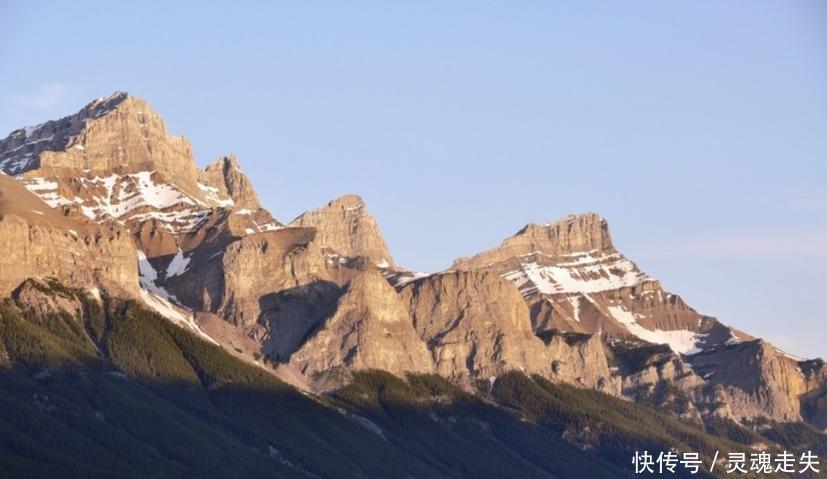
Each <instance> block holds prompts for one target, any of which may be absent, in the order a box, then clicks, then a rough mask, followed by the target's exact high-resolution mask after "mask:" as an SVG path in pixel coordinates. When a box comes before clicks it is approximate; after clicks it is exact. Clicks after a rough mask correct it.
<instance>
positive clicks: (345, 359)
mask: <svg viewBox="0 0 827 479" xmlns="http://www.w3.org/2000/svg"><path fill="white" fill-rule="evenodd" d="M289 365H290V366H292V367H294V368H296V369H298V370H299V371H301V372H302V373H304V374H306V375H308V376H311V377H315V378H317V379H319V380H320V381H328V380H330V379H333V381H334V382H336V381H337V379H336V378H335V375H337V374H341V373H343V372H347V371H353V370H360V369H371V368H378V369H384V370H386V371H390V372H391V373H394V374H397V375H403V374H404V373H405V372H421V373H424V372H431V371H433V361H432V359H431V355H430V353H429V352H428V349H427V348H426V346H425V343H424V342H423V341H421V340H420V338H419V337H418V336H417V333H416V331H414V328H413V325H412V323H411V318H410V316H409V314H408V310H407V308H406V307H405V303H404V302H403V300H402V298H400V296H399V294H397V292H396V291H395V290H394V289H393V287H391V286H390V285H389V284H388V282H387V281H385V279H384V278H383V277H382V275H381V274H380V273H379V272H378V271H375V270H366V271H363V272H361V273H359V274H357V275H355V276H354V277H353V279H352V280H351V281H350V282H349V283H348V285H347V286H346V288H345V292H344V294H343V295H342V296H341V298H340V299H339V301H338V304H337V306H336V313H335V314H334V315H333V316H332V317H331V318H330V319H328V320H327V321H325V322H324V323H323V324H322V325H320V327H319V329H318V330H317V331H316V332H315V333H314V334H313V335H312V336H311V337H310V338H309V339H308V340H307V341H306V342H305V343H304V344H303V345H302V346H301V348H299V349H298V350H297V351H296V352H295V353H293V355H292V356H291V357H290V362H289Z"/></svg>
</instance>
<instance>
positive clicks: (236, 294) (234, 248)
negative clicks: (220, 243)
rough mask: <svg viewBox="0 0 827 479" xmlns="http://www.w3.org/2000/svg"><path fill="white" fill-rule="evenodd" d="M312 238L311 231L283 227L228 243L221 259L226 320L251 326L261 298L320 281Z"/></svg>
mask: <svg viewBox="0 0 827 479" xmlns="http://www.w3.org/2000/svg"><path fill="white" fill-rule="evenodd" d="M315 236H316V231H315V230H313V229H312V228H285V229H281V230H276V231H270V232H264V233H258V234H253V235H249V236H246V237H244V238H242V239H240V240H239V241H236V242H233V243H231V244H230V245H229V246H228V247H227V249H226V251H225V252H224V254H223V258H222V263H223V277H224V281H223V282H224V284H223V290H224V291H223V298H224V299H223V301H222V303H221V304H222V306H221V310H222V313H223V314H224V316H225V318H227V319H228V320H229V321H230V322H232V323H234V324H238V325H245V324H246V325H250V324H252V323H254V322H256V321H257V320H258V316H259V313H260V311H261V305H260V299H261V298H262V297H263V296H265V295H267V294H270V293H275V292H278V291H283V290H286V289H289V288H294V287H296V286H301V285H303V284H308V283H311V282H313V281H315V280H318V279H321V278H322V271H323V270H324V267H325V264H324V259H323V257H322V254H321V251H320V250H319V246H318V242H317V241H314V239H315Z"/></svg>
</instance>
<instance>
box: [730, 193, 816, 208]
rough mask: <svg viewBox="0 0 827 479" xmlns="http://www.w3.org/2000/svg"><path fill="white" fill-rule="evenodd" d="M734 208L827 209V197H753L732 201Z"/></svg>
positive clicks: (731, 204)
mask: <svg viewBox="0 0 827 479" xmlns="http://www.w3.org/2000/svg"><path fill="white" fill-rule="evenodd" d="M729 206H731V207H733V208H774V209H788V210H823V209H827V197H822V196H802V197H794V198H780V199H779V198H773V199H752V200H740V201H735V202H731V203H730V204H729Z"/></svg>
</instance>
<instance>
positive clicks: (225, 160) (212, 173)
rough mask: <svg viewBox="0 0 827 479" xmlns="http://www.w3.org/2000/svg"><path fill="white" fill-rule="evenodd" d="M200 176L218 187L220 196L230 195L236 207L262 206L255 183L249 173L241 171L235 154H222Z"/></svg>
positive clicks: (252, 207)
mask: <svg viewBox="0 0 827 479" xmlns="http://www.w3.org/2000/svg"><path fill="white" fill-rule="evenodd" d="M200 177H201V180H202V183H206V184H208V185H213V187H215V188H218V190H219V194H220V196H228V197H229V198H230V199H232V201H233V205H234V206H235V207H236V208H242V209H247V210H256V209H259V208H261V204H260V203H259V201H258V196H257V195H256V192H255V191H254V190H253V185H252V183H250V180H249V179H248V178H247V175H245V174H244V172H242V171H241V168H240V167H239V166H238V160H237V159H236V157H235V155H229V156H222V157H221V158H219V159H217V160H215V161H214V162H212V163H210V164H209V165H207V167H206V168H205V169H204V171H203V172H201V173H200ZM202 189H203V188H202Z"/></svg>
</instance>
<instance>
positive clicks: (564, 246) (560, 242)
mask: <svg viewBox="0 0 827 479" xmlns="http://www.w3.org/2000/svg"><path fill="white" fill-rule="evenodd" d="M592 251H602V252H607V253H610V252H614V251H615V250H614V246H612V238H611V235H610V234H609V225H608V223H607V222H606V220H605V219H604V218H603V217H602V216H600V215H598V214H596V213H586V214H582V215H571V216H568V217H566V218H564V219H562V220H560V221H556V222H553V223H547V224H545V225H538V224H533V223H532V224H529V225H526V226H525V227H523V229H521V230H520V231H518V232H517V233H516V234H515V235H514V236H512V237H510V238H507V239H506V240H505V241H503V242H502V244H501V245H500V246H497V247H496V248H493V249H491V250H489V251H486V252H483V253H480V254H477V255H475V256H472V257H470V258H459V259H457V260H456V261H454V264H453V266H452V267H451V269H462V270H468V269H477V268H481V267H485V266H488V265H491V264H492V263H501V262H504V261H511V260H513V259H515V258H518V257H521V256H525V255H532V254H535V253H538V252H539V253H543V254H544V255H550V256H567V255H573V254H577V253H588V252H592Z"/></svg>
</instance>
